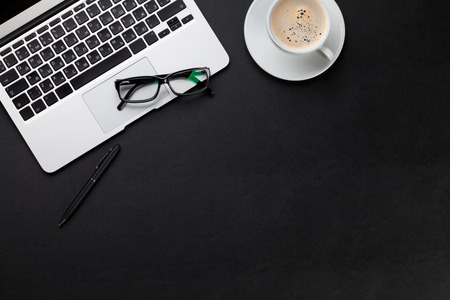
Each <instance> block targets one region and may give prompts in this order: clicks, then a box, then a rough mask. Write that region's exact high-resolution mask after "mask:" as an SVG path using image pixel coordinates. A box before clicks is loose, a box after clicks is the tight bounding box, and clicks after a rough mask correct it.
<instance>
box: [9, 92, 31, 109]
mask: <svg viewBox="0 0 450 300" xmlns="http://www.w3.org/2000/svg"><path fill="white" fill-rule="evenodd" d="M30 102H31V101H30V98H28V96H27V94H25V93H23V94H22V95H20V96H19V97H17V98H16V99H14V100H13V103H14V105H15V106H16V108H17V109H21V108H22V107H24V106H26V105H28V103H30Z"/></svg>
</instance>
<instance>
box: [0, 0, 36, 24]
mask: <svg viewBox="0 0 450 300" xmlns="http://www.w3.org/2000/svg"><path fill="white" fill-rule="evenodd" d="M39 1H40V0H15V1H12V3H14V5H6V6H7V7H5V8H4V9H1V10H0V24H3V23H5V22H6V21H8V20H9V19H11V18H12V17H14V16H16V15H18V14H20V13H21V12H23V11H24V10H26V9H28V8H30V7H31V6H33V5H35V4H36V3H38V2H39Z"/></svg>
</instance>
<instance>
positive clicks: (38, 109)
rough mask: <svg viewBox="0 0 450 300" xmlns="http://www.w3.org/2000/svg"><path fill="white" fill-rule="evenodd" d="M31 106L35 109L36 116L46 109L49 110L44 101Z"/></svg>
mask: <svg viewBox="0 0 450 300" xmlns="http://www.w3.org/2000/svg"><path fill="white" fill-rule="evenodd" d="M31 106H32V107H33V109H34V112H35V113H36V114H38V113H40V112H42V111H43V110H44V109H46V108H47V107H46V106H45V104H44V102H43V101H42V100H38V101H36V102H34V103H33V104H31Z"/></svg>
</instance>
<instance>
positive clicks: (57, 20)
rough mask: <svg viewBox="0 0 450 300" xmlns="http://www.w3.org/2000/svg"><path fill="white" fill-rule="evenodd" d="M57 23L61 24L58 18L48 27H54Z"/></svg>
mask: <svg viewBox="0 0 450 300" xmlns="http://www.w3.org/2000/svg"><path fill="white" fill-rule="evenodd" d="M59 22H61V19H60V18H57V19H54V20H53V21H51V22H50V27H53V26H55V25H56V24H58V23H59Z"/></svg>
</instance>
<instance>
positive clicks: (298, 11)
mask: <svg viewBox="0 0 450 300" xmlns="http://www.w3.org/2000/svg"><path fill="white" fill-rule="evenodd" d="M270 24H271V25H270V26H271V30H272V34H273V36H274V37H275V38H276V39H277V40H278V42H279V43H280V44H282V45H283V46H284V47H286V48H289V49H292V50H294V51H296V50H306V49H308V48H311V47H313V46H314V45H316V44H317V43H318V42H319V41H321V39H322V38H323V37H324V35H325V31H326V29H327V16H326V12H325V11H324V9H323V7H322V6H321V5H320V3H319V2H318V1H316V0H282V1H279V2H278V3H277V4H276V5H275V7H274V8H273V10H272V13H271V15H270Z"/></svg>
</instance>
